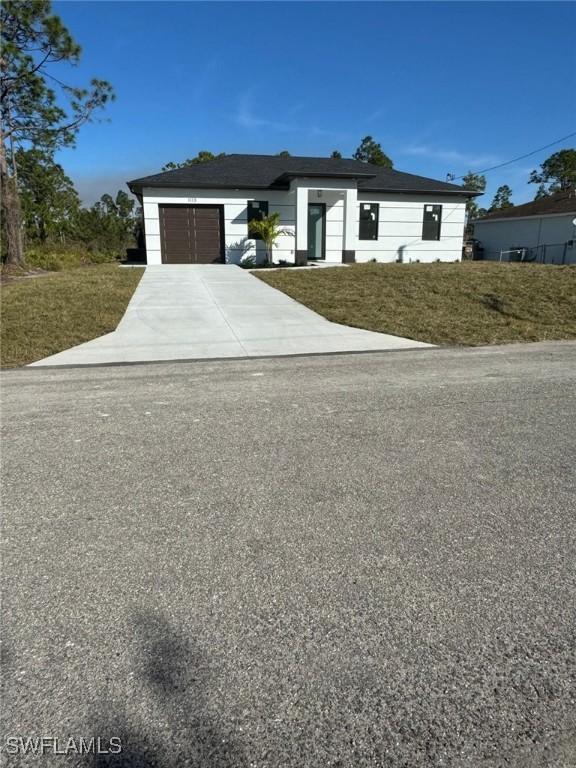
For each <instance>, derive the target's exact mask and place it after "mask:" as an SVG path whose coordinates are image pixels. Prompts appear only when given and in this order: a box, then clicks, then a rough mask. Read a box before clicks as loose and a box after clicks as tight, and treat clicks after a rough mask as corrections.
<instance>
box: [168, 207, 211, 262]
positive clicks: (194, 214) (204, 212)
mask: <svg viewBox="0 0 576 768" xmlns="http://www.w3.org/2000/svg"><path fill="white" fill-rule="evenodd" d="M159 213H160V242H161V247H162V263H163V264H212V263H214V262H221V261H222V260H223V258H222V257H223V248H222V242H223V239H222V233H223V229H224V227H223V225H222V218H223V210H222V206H220V205H160V206H159Z"/></svg>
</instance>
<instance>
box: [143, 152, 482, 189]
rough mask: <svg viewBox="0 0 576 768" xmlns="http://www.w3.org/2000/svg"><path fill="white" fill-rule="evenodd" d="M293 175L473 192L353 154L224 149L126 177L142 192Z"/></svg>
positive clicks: (250, 184)
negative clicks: (198, 159) (242, 152)
mask: <svg viewBox="0 0 576 768" xmlns="http://www.w3.org/2000/svg"><path fill="white" fill-rule="evenodd" d="M297 176H302V177H315V176H317V177H333V178H342V179H357V180H358V189H359V190H361V191H363V192H368V191H369V192H400V193H404V194H408V193H411V192H414V193H417V194H419V193H423V194H427V193H430V194H432V193H435V192H439V193H442V194H448V195H470V196H472V195H476V194H479V193H477V192H474V191H472V190H469V189H466V188H465V187H460V186H458V185H456V184H448V183H447V182H445V181H436V180H435V179H427V178H425V177H424V176H414V175H413V174H411V173H402V172H401V171H393V170H390V169H387V168H382V167H381V166H378V165H371V164H370V163H362V162H360V161H359V160H345V159H337V158H331V157H279V156H277V155H225V156H224V157H218V158H215V159H214V160H210V161H209V162H207V163H198V164H196V165H188V166H186V167H185V168H177V169H175V170H173V171H165V172H164V173H156V174H154V175H153V176H145V177H144V178H141V179H134V180H133V181H129V182H128V186H129V188H130V191H132V192H135V193H137V194H139V193H141V192H142V189H143V187H180V188H182V187H190V188H199V189H201V188H213V189H288V187H289V184H290V179H291V178H294V177H297Z"/></svg>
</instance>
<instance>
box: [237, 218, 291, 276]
mask: <svg viewBox="0 0 576 768" xmlns="http://www.w3.org/2000/svg"><path fill="white" fill-rule="evenodd" d="M248 229H249V230H250V232H252V233H253V234H255V235H259V236H260V237H261V238H262V241H263V242H264V246H265V248H266V262H267V264H268V265H269V266H272V264H273V263H274V262H273V260H272V251H273V250H274V246H275V245H276V241H277V240H278V238H279V237H280V236H281V235H291V234H292V232H291V231H290V230H289V229H282V228H281V227H280V214H279V213H278V212H277V211H275V212H274V213H271V214H270V215H269V216H263V217H262V218H261V219H260V220H256V219H254V220H252V221H251V222H250V223H249V224H248Z"/></svg>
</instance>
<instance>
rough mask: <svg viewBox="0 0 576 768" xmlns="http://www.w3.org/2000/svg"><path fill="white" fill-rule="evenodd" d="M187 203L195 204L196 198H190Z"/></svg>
mask: <svg viewBox="0 0 576 768" xmlns="http://www.w3.org/2000/svg"><path fill="white" fill-rule="evenodd" d="M186 202H188V203H195V202H196V198H195V197H189V198H187V200H186Z"/></svg>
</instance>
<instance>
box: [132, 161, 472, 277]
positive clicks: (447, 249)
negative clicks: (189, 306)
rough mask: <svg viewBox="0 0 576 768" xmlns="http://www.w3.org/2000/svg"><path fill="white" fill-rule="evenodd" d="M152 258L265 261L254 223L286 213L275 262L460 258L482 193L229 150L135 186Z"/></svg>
mask: <svg viewBox="0 0 576 768" xmlns="http://www.w3.org/2000/svg"><path fill="white" fill-rule="evenodd" d="M128 186H129V188H130V191H131V192H133V193H134V194H135V195H137V197H138V198H139V199H140V200H141V202H142V206H143V209H144V221H145V234H146V251H147V262H148V264H162V263H188V262H189V263H210V262H218V261H220V262H227V263H232V264H238V263H240V261H242V260H243V259H245V258H246V257H248V256H255V257H256V258H258V259H260V258H262V256H263V248H262V243H260V242H259V241H258V240H256V239H255V238H254V237H253V236H250V233H249V231H248V222H249V221H250V220H251V219H253V218H257V217H261V216H263V215H266V214H269V213H272V212H273V211H278V212H279V214H280V223H281V227H282V228H283V229H285V230H286V231H287V233H286V234H283V235H282V236H281V237H280V239H279V241H278V243H277V247H276V248H275V250H274V260H275V261H286V262H292V263H294V262H295V263H297V264H305V263H306V262H307V260H309V259H310V260H312V259H323V260H325V261H326V262H332V263H341V262H353V261H370V260H373V259H376V260H377V261H405V262H408V261H422V262H430V261H436V260H438V259H439V260H441V261H457V260H459V259H460V257H461V254H462V238H463V231H464V221H465V207H466V200H467V199H468V198H470V197H472V196H474V195H475V194H476V193H474V192H472V191H470V190H467V189H465V188H464V187H459V186H457V185H455V184H447V183H446V182H443V181H435V180H433V179H427V178H424V177H422V176H414V175H412V174H408V173H400V172H399V171H393V170H389V169H385V168H381V167H379V166H374V165H370V164H368V163H362V162H359V161H357V160H343V159H335V158H317V157H278V156H269V155H226V156H224V157H221V158H217V159H215V160H212V161H210V162H207V163H199V164H197V165H190V166H186V167H184V168H178V169H176V170H173V171H167V172H165V173H158V174H156V175H154V176H147V177H145V178H142V179H136V180H134V181H131V182H129V183H128Z"/></svg>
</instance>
